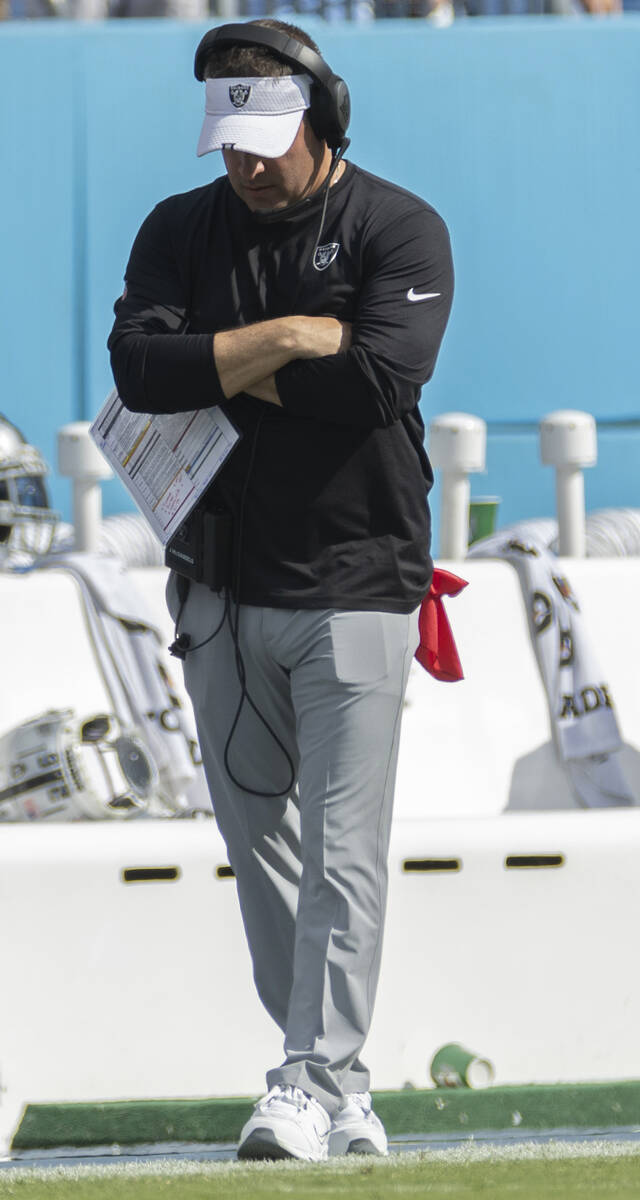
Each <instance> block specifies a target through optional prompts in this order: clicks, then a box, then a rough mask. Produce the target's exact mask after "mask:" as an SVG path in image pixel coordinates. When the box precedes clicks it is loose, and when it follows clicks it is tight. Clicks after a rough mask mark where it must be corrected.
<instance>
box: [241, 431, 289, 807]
mask: <svg viewBox="0 0 640 1200" xmlns="http://www.w3.org/2000/svg"><path fill="white" fill-rule="evenodd" d="M264 415H265V414H264V412H261V413H260V414H259V416H258V420H257V422H256V427H255V430H254V433H253V442H252V445H251V453H250V457H249V465H248V467H247V473H246V476H245V480H244V486H243V488H242V494H241V496H240V505H239V509H238V534H237V539H236V555H235V570H234V592H235V621H234V618H233V616H232V614H231V610H230V609H229V629H230V630H231V637H232V640H233V645H234V649H235V660H236V671H237V672H238V680H239V682H240V700H239V701H238V707H237V708H236V712H235V716H234V718H233V721H232V724H231V729H230V731H229V736H228V738H227V741H226V744H225V748H224V765H225V769H226V772H227V775H228V776H229V778H230V780H231V782H232V783H235V785H236V787H239V788H241V790H242V791H243V792H248V793H249V795H250V796H261V797H263V798H264V799H265V800H277V799H279V797H280V796H288V795H289V792H290V791H291V790H292V789H293V786H294V783H295V778H296V769H295V766H294V763H293V759H292V758H291V755H290V754H289V751H288V750H287V747H286V746H285V745H284V743H283V742H282V741H281V739H280V738H279V737H278V734H277V733H276V731H275V729H274V728H273V726H272V725H270V724H269V722H268V720H267V718H266V717H265V716H264V714H263V713H261V712H260V709H259V708H258V706H257V705H256V703H255V702H254V700H253V699H252V697H251V695H250V692H249V689H248V687H247V672H246V668H245V665H244V659H243V657H242V651H241V649H240V637H239V630H240V566H241V554H242V535H243V525H244V508H245V499H246V495H247V490H248V487H249V480H250V479H251V474H252V471H253V464H254V461H255V456H256V449H257V445H258V434H259V432H260V426H261V425H262V421H263V419H264ZM245 700H246V701H247V703H248V704H249V707H250V708H252V709H253V711H254V713H255V715H256V716H257V718H258V720H259V721H260V722H261V723H262V725H263V726H264V728H265V729H266V730H267V733H269V734H270V735H271V737H272V738H273V740H274V742H275V743H276V745H277V746H278V747H279V748H280V749H281V750H282V753H283V754H284V756H285V758H286V760H287V763H288V766H289V779H288V781H287V785H286V787H284V788H282V790H281V791H279V792H262V791H258V790H257V789H256V788H251V787H247V786H246V784H244V783H242V782H241V781H240V780H239V779H237V778H236V776H235V775H234V773H233V771H232V769H231V766H230V763H229V751H230V748H231V741H232V738H233V735H234V733H235V731H236V729H237V726H238V722H239V720H240V714H241V712H242V709H243V706H244V703H245Z"/></svg>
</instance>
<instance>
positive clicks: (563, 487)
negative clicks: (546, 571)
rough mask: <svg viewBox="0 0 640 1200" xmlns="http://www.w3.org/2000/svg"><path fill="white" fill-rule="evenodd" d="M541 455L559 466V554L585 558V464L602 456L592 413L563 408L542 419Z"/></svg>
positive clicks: (589, 464) (545, 461)
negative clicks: (599, 452) (599, 454)
mask: <svg viewBox="0 0 640 1200" xmlns="http://www.w3.org/2000/svg"><path fill="white" fill-rule="evenodd" d="M540 457H541V458H542V461H543V463H544V464H545V465H546V466H549V467H555V470H556V511H557V516H558V554H560V555H561V556H562V557H566V558H584V556H585V554H586V545H587V539H586V527H585V502H584V475H583V471H584V468H585V467H592V466H594V464H595V462H596V461H597V457H598V445H597V434H596V423H595V420H594V419H593V417H592V416H591V414H590V413H584V412H578V411H576V410H574V409H561V410H559V411H558V412H553V413H549V415H548V416H546V417H543V419H542V421H541V422H540Z"/></svg>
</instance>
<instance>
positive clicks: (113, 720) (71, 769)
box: [0, 708, 173, 824]
mask: <svg viewBox="0 0 640 1200" xmlns="http://www.w3.org/2000/svg"><path fill="white" fill-rule="evenodd" d="M170 815H173V814H172V813H171V810H170V808H169V806H168V805H167V804H166V803H165V801H164V799H163V797H162V796H161V794H160V793H159V788H158V771H157V768H156V765H155V762H154V760H153V758H152V756H151V754H150V752H149V750H148V748H147V746H146V745H145V743H144V742H143V740H142V738H141V737H140V736H139V735H138V733H137V732H136V731H135V730H131V729H125V728H124V727H123V726H122V725H121V723H120V722H119V721H118V719H117V717H115V716H113V715H112V714H110V713H99V714H97V715H95V716H91V717H86V718H84V719H80V718H78V717H77V716H76V715H75V713H74V712H73V710H72V709H70V708H66V709H50V710H49V711H48V712H45V713H42V714H41V716H39V717H35V718H34V719H33V720H31V721H25V722H24V723H23V724H21V725H18V726H16V727H15V728H14V729H11V730H9V731H8V732H7V733H5V734H4V736H3V737H0V824H2V823H3V822H10V821H11V822H13V821H81V820H87V819H88V820H94V821H95V820H98V821H100V820H108V819H110V818H116V819H117V818H120V819H121V820H122V819H123V818H124V819H125V820H126V819H131V818H132V817H140V816H147V817H148V816H170Z"/></svg>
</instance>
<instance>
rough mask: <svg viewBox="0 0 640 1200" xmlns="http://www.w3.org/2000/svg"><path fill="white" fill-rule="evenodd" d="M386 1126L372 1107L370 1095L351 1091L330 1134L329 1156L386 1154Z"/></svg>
mask: <svg viewBox="0 0 640 1200" xmlns="http://www.w3.org/2000/svg"><path fill="white" fill-rule="evenodd" d="M388 1153H389V1148H388V1145H387V1135H386V1133H385V1131H384V1125H383V1124H382V1121H381V1120H380V1118H379V1117H377V1116H376V1114H375V1113H374V1111H373V1109H372V1107H371V1096H370V1095H369V1092H351V1093H350V1094H349V1095H348V1096H347V1097H346V1099H345V1103H344V1105H343V1107H342V1108H341V1109H340V1112H339V1113H338V1115H337V1116H336V1117H335V1118H334V1120H333V1124H332V1126H331V1133H330V1134H329V1154H330V1155H331V1156H332V1157H333V1156H334V1155H338V1154H381V1155H387V1154H388Z"/></svg>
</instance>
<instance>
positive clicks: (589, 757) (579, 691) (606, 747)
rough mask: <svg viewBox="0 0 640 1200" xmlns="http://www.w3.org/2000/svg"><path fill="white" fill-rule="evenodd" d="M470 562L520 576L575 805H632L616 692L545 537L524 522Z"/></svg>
mask: <svg viewBox="0 0 640 1200" xmlns="http://www.w3.org/2000/svg"><path fill="white" fill-rule="evenodd" d="M469 557H470V558H502V559H506V561H507V562H510V563H511V564H512V565H513V566H514V567H515V569H516V571H517V572H518V578H519V580H520V586H521V588H522V596H523V600H524V603H525V607H526V611H527V616H528V621H529V631H530V633H531V639H532V642H533V646H534V650H535V654H536V658H537V661H538V666H539V668H540V674H541V677H542V682H543V684H544V687H545V691H546V694H547V701H548V705H549V714H550V717H551V726H552V731H553V738H554V742H555V746H556V750H557V753H558V756H559V758H560V760H561V762H562V763H563V765H564V767H565V770H566V771H567V774H568V777H569V780H570V782H571V786H572V789H573V792H574V795H575V797H576V799H577V801H578V803H579V804H580V805H582V806H583V807H585V808H618V807H626V806H629V805H633V804H634V803H635V801H634V797H633V794H632V791H631V788H630V787H629V784H628V782H627V780H626V778H625V775H624V771H623V769H622V765H621V763H620V760H619V755H618V751H619V750H620V748H621V747H622V744H623V743H622V738H621V736H620V730H619V728H618V722H617V720H616V714H615V708H614V704H613V698H612V695H611V688H610V687H609V685H608V683H607V679H606V675H605V674H604V672H603V671H602V668H601V666H600V663H599V662H598V659H597V656H596V653H595V650H594V647H593V642H592V639H591V638H590V636H589V632H588V630H587V629H586V627H585V623H584V618H583V616H582V614H581V612H580V606H579V603H578V600H577V597H576V595H575V593H574V591H573V589H572V587H571V585H570V583H569V581H568V579H567V577H566V575H564V574H563V573H562V571H561V568H560V563H559V562H558V559H557V558H556V557H555V555H554V554H552V553H551V551H550V550H549V549H548V546H547V544H546V541H545V539H544V534H543V532H542V531H541V530H540V529H535V530H534V529H533V528H528V527H527V523H526V522H523V523H522V524H521V525H519V526H512V527H511V528H507V529H503V530H501V531H500V532H498V533H495V534H492V535H491V536H490V537H487V538H483V539H482V541H479V542H476V543H475V544H474V545H473V546H472V547H471V549H470V551H469Z"/></svg>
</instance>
